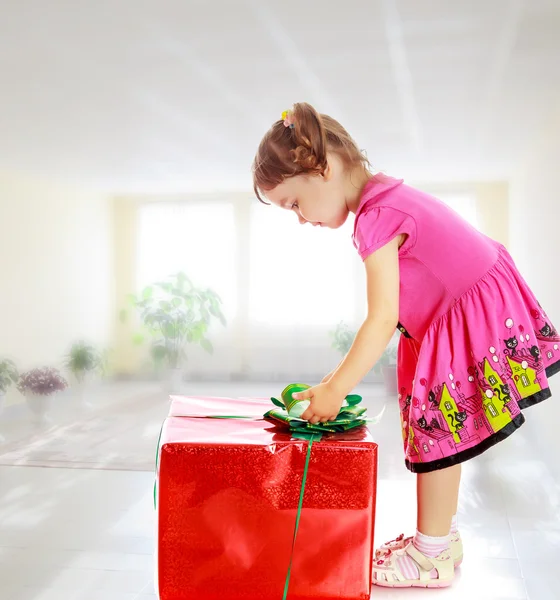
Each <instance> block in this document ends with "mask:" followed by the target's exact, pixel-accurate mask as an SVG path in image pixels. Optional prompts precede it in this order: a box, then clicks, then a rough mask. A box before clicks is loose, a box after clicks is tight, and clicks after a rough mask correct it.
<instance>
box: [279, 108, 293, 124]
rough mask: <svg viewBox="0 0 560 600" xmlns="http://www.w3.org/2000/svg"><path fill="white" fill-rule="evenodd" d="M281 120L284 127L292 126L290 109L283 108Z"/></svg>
mask: <svg viewBox="0 0 560 600" xmlns="http://www.w3.org/2000/svg"><path fill="white" fill-rule="evenodd" d="M282 121H284V127H289V128H290V129H293V128H294V113H293V112H292V111H291V110H285V111H284V112H283V113H282Z"/></svg>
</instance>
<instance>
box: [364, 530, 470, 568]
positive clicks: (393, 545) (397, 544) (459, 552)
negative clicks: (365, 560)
mask: <svg viewBox="0 0 560 600" xmlns="http://www.w3.org/2000/svg"><path fill="white" fill-rule="evenodd" d="M412 539H413V538H412V536H411V537H407V538H405V537H404V534H402V533H401V535H399V537H398V538H396V539H394V540H391V541H390V542H387V543H385V544H383V545H381V546H380V547H379V548H378V549H377V550H376V551H375V560H380V559H382V558H384V557H385V556H387V555H388V553H389V552H394V551H395V550H402V549H403V548H404V547H405V546H407V545H408V544H410V542H412ZM449 550H450V553H451V556H452V558H453V563H454V565H455V568H457V567H459V566H460V565H461V563H462V562H463V540H462V539H461V534H460V533H459V532H458V531H456V532H454V533H453V532H452V533H451V534H450V541H449Z"/></svg>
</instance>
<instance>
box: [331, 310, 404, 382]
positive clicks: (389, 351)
mask: <svg viewBox="0 0 560 600" xmlns="http://www.w3.org/2000/svg"><path fill="white" fill-rule="evenodd" d="M356 333H357V332H356V331H354V330H352V329H350V327H348V325H346V324H345V323H344V322H342V321H341V322H340V323H339V324H338V325H337V326H336V329H335V330H334V331H331V333H330V335H331V338H332V347H333V348H334V349H335V350H338V352H340V354H342V356H345V355H346V354H347V353H348V351H349V350H350V347H351V346H352V344H353V342H354V338H355V337H356ZM398 335H399V334H398V333H397V334H395V336H393V338H392V339H391V341H390V342H389V344H388V345H387V348H385V350H384V352H383V354H382V355H381V358H380V359H379V360H378V361H377V363H376V364H375V365H374V367H373V369H372V372H373V373H374V375H376V376H377V377H378V378H379V379H382V380H383V382H384V384H385V388H386V390H387V393H388V394H395V393H396V392H397V389H398V386H397V348H398Z"/></svg>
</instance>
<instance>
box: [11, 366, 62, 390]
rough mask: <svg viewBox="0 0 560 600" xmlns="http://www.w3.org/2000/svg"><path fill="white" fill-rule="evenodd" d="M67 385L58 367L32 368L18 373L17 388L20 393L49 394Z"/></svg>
mask: <svg viewBox="0 0 560 600" xmlns="http://www.w3.org/2000/svg"><path fill="white" fill-rule="evenodd" d="M67 387H68V382H67V381H66V379H64V377H62V375H61V374H60V371H59V370H58V369H54V368H52V367H43V368H41V369H32V370H31V371H27V372H25V373H22V374H21V375H20V378H19V381H18V385H17V388H18V390H19V391H20V392H21V393H22V394H26V393H27V394H36V395H38V396H51V395H52V394H55V393H56V392H62V391H64V390H65V389H66V388H67Z"/></svg>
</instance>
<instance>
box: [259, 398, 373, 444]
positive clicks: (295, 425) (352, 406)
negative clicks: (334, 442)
mask: <svg viewBox="0 0 560 600" xmlns="http://www.w3.org/2000/svg"><path fill="white" fill-rule="evenodd" d="M345 400H346V402H345V403H344V405H343V406H342V408H341V409H340V412H339V413H338V416H337V417H336V419H335V420H334V421H328V422H327V423H316V424H313V423H309V422H308V421H304V420H303V419H297V418H295V417H291V416H290V415H289V414H288V411H287V410H286V406H285V405H284V403H283V402H282V401H281V400H278V398H271V401H272V403H273V404H274V405H275V406H277V407H278V408H273V409H272V410H269V411H268V412H267V413H265V415H264V418H265V419H270V420H273V421H278V422H280V423H283V424H285V425H288V426H289V427H290V431H291V432H292V433H293V434H296V435H294V437H307V435H309V434H310V433H342V432H343V431H348V430H349V429H354V428H356V427H361V426H362V425H365V424H366V423H367V422H368V419H366V418H365V417H364V415H365V414H366V412H367V409H366V408H365V407H363V406H360V403H361V402H362V397H361V396H358V395H357V394H350V395H349V396H346V398H345ZM305 434H307V435H305Z"/></svg>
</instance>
